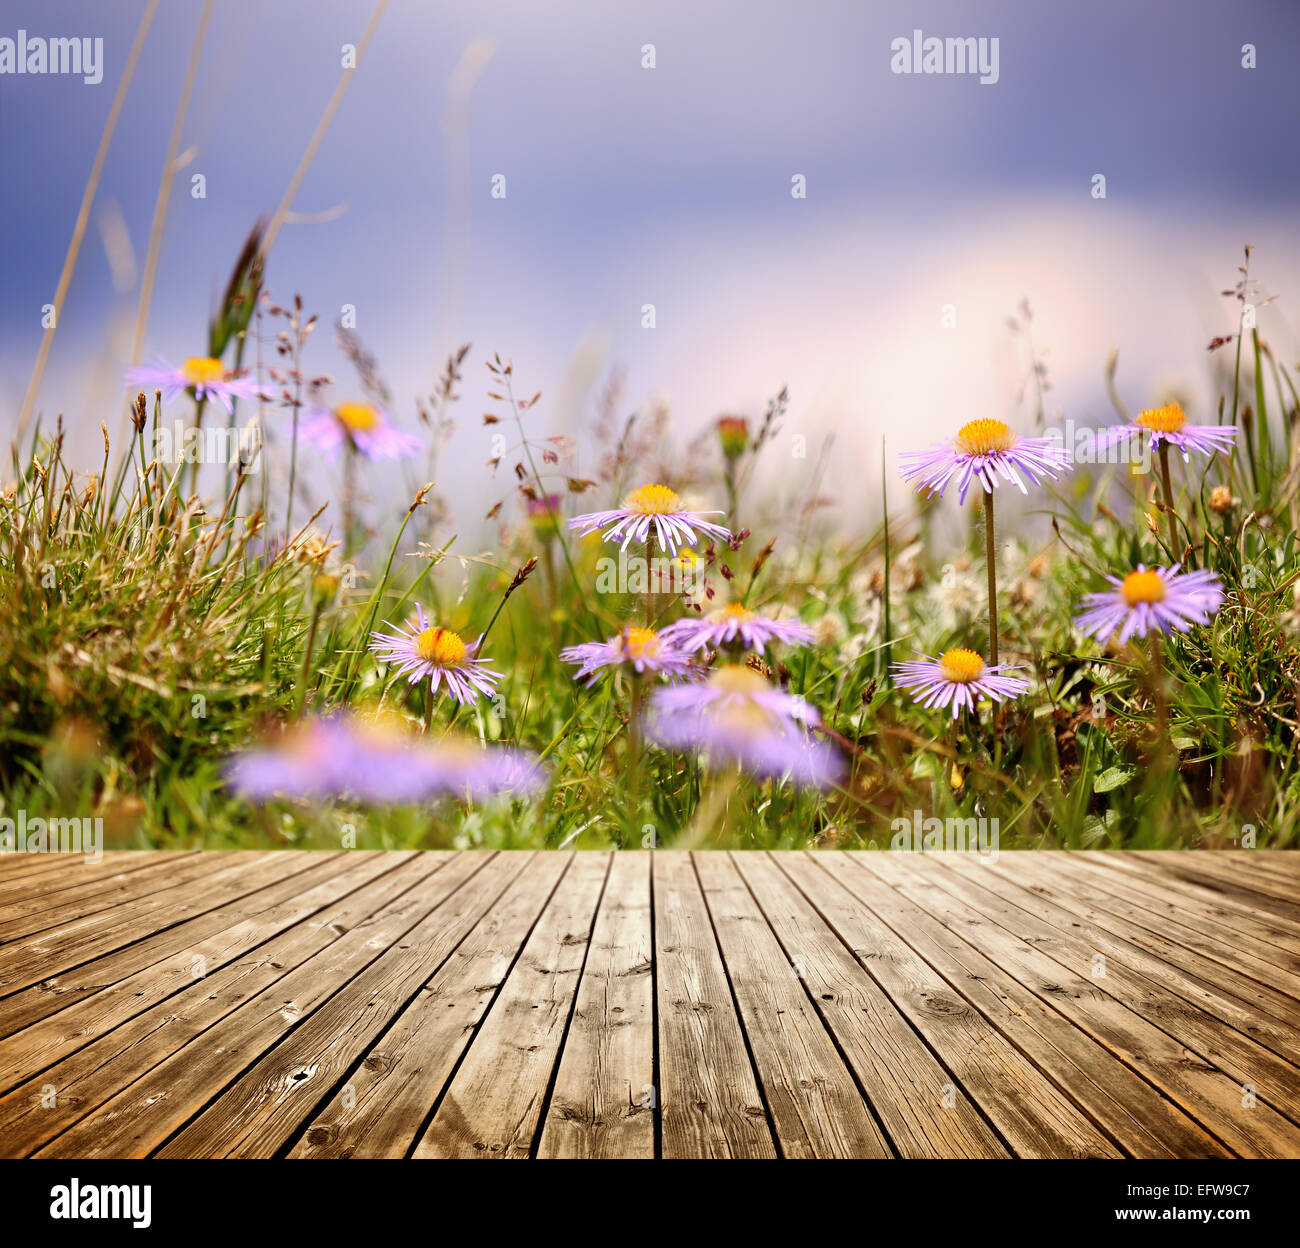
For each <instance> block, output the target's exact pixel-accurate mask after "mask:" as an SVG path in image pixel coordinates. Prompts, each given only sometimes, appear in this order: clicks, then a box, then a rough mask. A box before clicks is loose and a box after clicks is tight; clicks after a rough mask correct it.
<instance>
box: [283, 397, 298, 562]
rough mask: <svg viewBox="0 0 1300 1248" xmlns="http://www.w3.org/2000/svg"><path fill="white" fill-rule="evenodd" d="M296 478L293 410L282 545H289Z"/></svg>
mask: <svg viewBox="0 0 1300 1248" xmlns="http://www.w3.org/2000/svg"><path fill="white" fill-rule="evenodd" d="M297 477H298V408H297V407H295V408H294V409H293V442H292V443H291V445H290V449H289V499H288V502H287V503H285V508H284V544H285V545H286V546H288V544H289V534H290V533H291V532H292V526H293V487H294V483H295V481H296V480H297Z"/></svg>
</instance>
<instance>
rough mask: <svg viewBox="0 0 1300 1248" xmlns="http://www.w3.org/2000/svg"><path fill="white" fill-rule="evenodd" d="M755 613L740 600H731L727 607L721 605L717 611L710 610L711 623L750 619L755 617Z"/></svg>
mask: <svg viewBox="0 0 1300 1248" xmlns="http://www.w3.org/2000/svg"><path fill="white" fill-rule="evenodd" d="M753 615H754V613H753V612H752V611H751V610H750V609H749V608H748V607H746V606H742V605H741V604H740V603H739V602H729V603H727V605H726V606H725V607H719V608H718V609H717V610H716V611H710V612H709V617H708V618H709V623H710V624H725V623H726V622H727V620H748V619H751V618H752V617H753Z"/></svg>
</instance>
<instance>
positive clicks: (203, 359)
mask: <svg viewBox="0 0 1300 1248" xmlns="http://www.w3.org/2000/svg"><path fill="white" fill-rule="evenodd" d="M225 375H226V366H225V365H224V364H223V363H222V362H221V361H220V360H214V359H211V358H210V357H207V356H199V355H192V356H190V358H189V359H188V360H186V361H185V363H184V364H182V365H181V376H182V377H184V378H185V380H186V381H188V382H189V383H190V385H192V386H200V385H204V384H205V383H208V382H213V381H220V380H221V379H222V378H223V377H225Z"/></svg>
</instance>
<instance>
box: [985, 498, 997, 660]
mask: <svg viewBox="0 0 1300 1248" xmlns="http://www.w3.org/2000/svg"><path fill="white" fill-rule="evenodd" d="M997 550H998V543H997V535H996V534H995V532H994V529H993V491H992V490H988V491H987V492H986V493H985V495H984V559H985V562H986V563H987V564H988V565H989V666H990V667H993V666H996V664H997V661H998V564H997Z"/></svg>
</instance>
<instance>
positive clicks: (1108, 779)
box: [1092, 767, 1137, 793]
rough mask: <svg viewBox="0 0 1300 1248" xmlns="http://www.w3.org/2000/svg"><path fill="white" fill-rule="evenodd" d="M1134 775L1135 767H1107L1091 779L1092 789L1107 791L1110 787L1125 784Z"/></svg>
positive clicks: (1097, 791) (1116, 787)
mask: <svg viewBox="0 0 1300 1248" xmlns="http://www.w3.org/2000/svg"><path fill="white" fill-rule="evenodd" d="M1135 775H1137V768H1136V767H1108V768H1107V769H1106V770H1105V771H1103V772H1102V773H1101V775H1099V776H1098V777H1097V779H1096V780H1094V781H1093V784H1092V791H1093V792H1094V793H1109V792H1110V791H1111V790H1112V789H1118V788H1120V787H1121V786H1122V785H1125V784H1127V783H1128V782H1129V781H1130V780H1132V779H1133V777H1134V776H1135Z"/></svg>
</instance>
